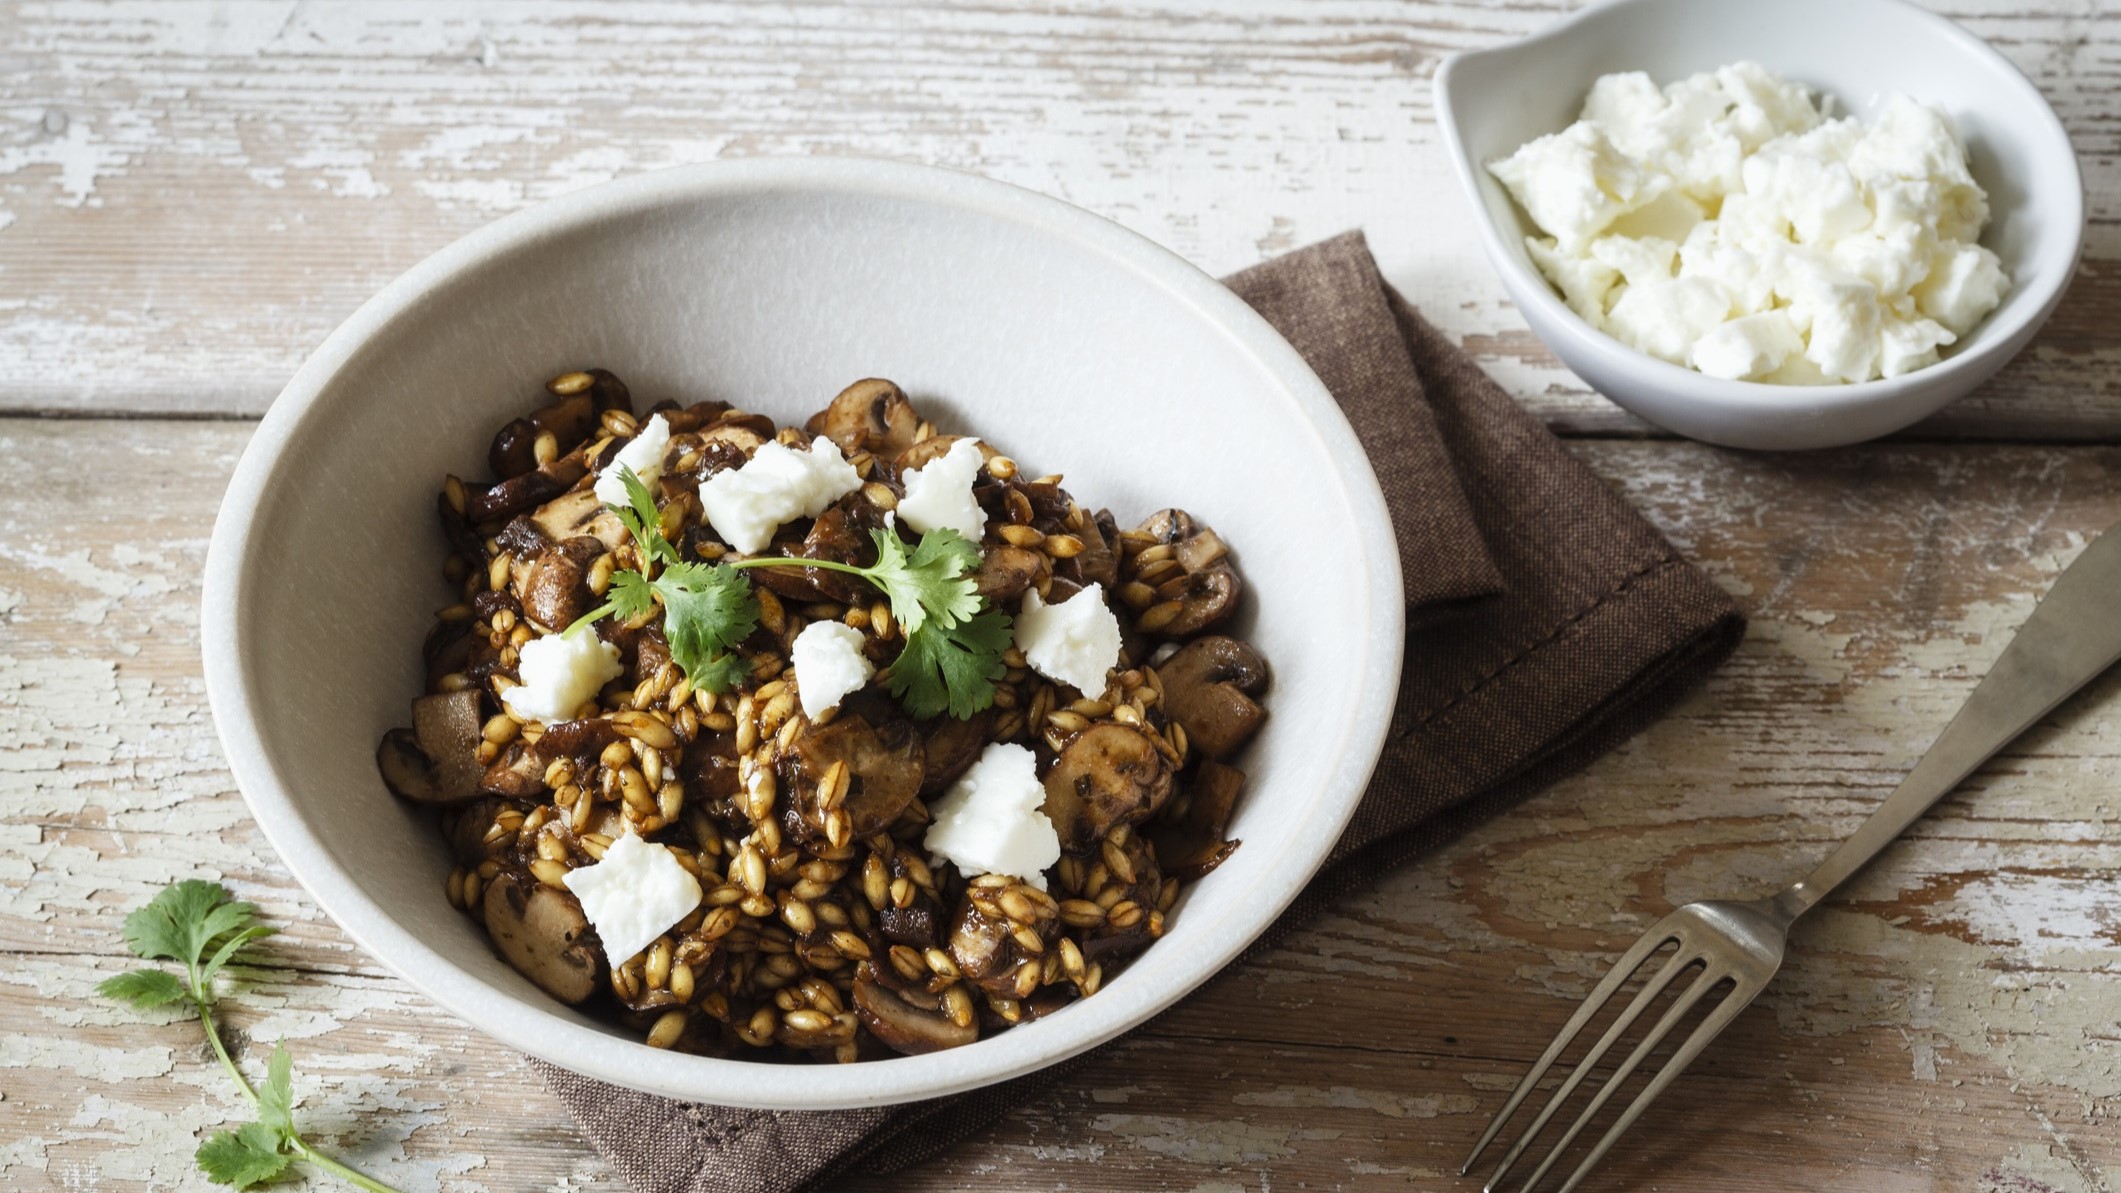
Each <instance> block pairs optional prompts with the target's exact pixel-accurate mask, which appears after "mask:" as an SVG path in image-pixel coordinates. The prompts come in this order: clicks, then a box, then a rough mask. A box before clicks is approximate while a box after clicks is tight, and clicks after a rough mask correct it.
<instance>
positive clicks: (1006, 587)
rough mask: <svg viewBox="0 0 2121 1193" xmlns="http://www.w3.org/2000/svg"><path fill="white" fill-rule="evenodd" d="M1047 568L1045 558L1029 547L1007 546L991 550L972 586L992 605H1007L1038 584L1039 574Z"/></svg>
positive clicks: (973, 579) (982, 559)
mask: <svg viewBox="0 0 2121 1193" xmlns="http://www.w3.org/2000/svg"><path fill="white" fill-rule="evenodd" d="M1046 566H1047V561H1046V556H1044V555H1043V554H1040V553H1039V552H1037V551H1033V550H1031V549H1029V548H1027V547H1012V546H1008V545H1006V544H1004V545H1001V546H993V547H988V548H987V549H986V554H985V555H984V556H983V557H982V558H981V559H980V565H979V571H977V572H975V573H973V576H972V582H973V584H974V585H975V586H976V587H977V588H978V590H979V594H980V595H981V596H983V597H986V598H987V600H988V601H989V602H990V603H992V604H996V605H1000V604H1006V603H1008V602H1010V601H1013V600H1015V599H1016V598H1018V597H1020V596H1022V595H1024V590H1025V589H1027V588H1029V587H1031V586H1032V585H1033V584H1036V583H1038V578H1039V574H1040V572H1041V571H1043V570H1044V569H1045V568H1046Z"/></svg>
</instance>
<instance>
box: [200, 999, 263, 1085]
mask: <svg viewBox="0 0 2121 1193" xmlns="http://www.w3.org/2000/svg"><path fill="white" fill-rule="evenodd" d="M191 1005H192V1007H193V1009H195V1010H197V1011H198V1012H199V1026H201V1027H203V1028H205V1029H206V1042H207V1043H209V1044H211V1045H213V1046H214V1055H215V1056H218V1057H220V1058H221V1067H222V1068H224V1069H227V1070H228V1075H229V1076H230V1077H233V1078H235V1079H236V1088H238V1089H240V1090H242V1091H243V1096H244V1097H245V1098H248V1099H249V1100H250V1104H251V1106H252V1107H256V1106H257V1104H258V1091H257V1090H256V1089H255V1088H253V1087H252V1086H251V1084H250V1078H248V1077H245V1076H244V1075H243V1070H241V1069H239V1068H237V1067H236V1062H235V1060H234V1059H233V1058H231V1057H230V1056H229V1055H228V1047H227V1046H226V1045H224V1044H223V1043H221V1032H220V1030H219V1029H218V1028H216V1027H215V1026H214V1013H213V1010H212V1007H211V1005H210V1004H209V1003H208V1002H207V1000H206V998H205V997H204V996H203V995H201V994H199V993H198V992H197V991H196V990H194V991H193V993H192V1000H191Z"/></svg>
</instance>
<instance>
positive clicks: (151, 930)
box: [125, 878, 258, 968]
mask: <svg viewBox="0 0 2121 1193" xmlns="http://www.w3.org/2000/svg"><path fill="white" fill-rule="evenodd" d="M257 914H258V909H257V908H256V907H253V906H252V905H250V904H248V903H239V902H236V901H235V900H233V899H231V898H230V897H229V893H228V888H227V887H224V886H222V885H221V884H220V883H218V882H207V881H205V880H204V879H199V878H192V879H187V880H185V881H183V882H180V883H177V884H175V885H173V886H170V887H168V888H166V889H164V890H163V892H162V893H161V894H159V895H156V896H155V897H154V900H153V901H152V902H150V903H149V904H148V905H147V906H145V907H142V908H140V909H138V910H137V911H134V912H133V913H132V914H131V915H128V916H126V917H125V943H126V944H127V945H129V946H131V948H132V950H133V952H135V953H137V954H139V955H140V956H142V957H145V958H147V959H148V960H150V961H175V962H177V963H179V964H181V965H183V966H185V967H186V968H190V967H193V966H196V965H197V964H198V963H199V957H200V955H201V954H203V953H204V952H206V950H207V947H208V946H210V945H212V944H213V942H214V941H215V940H216V939H217V938H219V937H221V936H223V935H225V934H228V933H231V932H241V931H242V930H244V929H246V928H248V927H250V923H251V921H252V920H253V919H254V918H256V916H257Z"/></svg>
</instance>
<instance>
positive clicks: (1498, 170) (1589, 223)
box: [1488, 120, 1665, 253]
mask: <svg viewBox="0 0 2121 1193" xmlns="http://www.w3.org/2000/svg"><path fill="white" fill-rule="evenodd" d="M1488 172H1489V173H1491V174H1493V175H1495V177H1496V178H1498V179H1501V180H1502V184H1503V186H1505V187H1506V188H1508V189H1509V192H1510V194H1511V195H1513V196H1515V197H1516V199H1517V202H1518V204H1519V205H1520V206H1522V207H1523V208H1524V210H1525V214H1527V215H1529V216H1531V217H1532V222H1533V223H1535V224H1537V225H1539V227H1540V228H1541V229H1542V230H1543V231H1545V232H1546V233H1547V235H1549V236H1552V237H1553V238H1554V239H1555V240H1557V241H1559V242H1560V243H1561V248H1562V250H1563V251H1564V252H1569V253H1575V252H1578V251H1580V250H1581V249H1582V248H1583V247H1584V246H1585V245H1587V244H1589V243H1590V241H1591V238H1592V237H1594V236H1596V235H1598V234H1599V233H1600V232H1603V231H1605V229H1606V225H1608V224H1611V223H1612V222H1613V221H1614V220H1615V219H1618V218H1619V217H1620V216H1622V215H1625V214H1627V213H1628V212H1630V211H1633V210H1635V209H1636V208H1638V207H1641V206H1642V205H1643V204H1645V203H1648V202H1649V201H1650V200H1652V199H1654V198H1656V197H1657V196H1658V195H1659V194H1661V193H1662V192H1663V190H1664V187H1665V184H1662V183H1659V182H1658V181H1656V180H1655V179H1653V178H1652V177H1651V175H1650V174H1649V173H1648V172H1647V171H1645V170H1643V169H1642V167H1640V166H1639V165H1637V164H1636V163H1635V162H1634V161H1633V160H1631V159H1630V158H1629V157H1628V156H1627V155H1626V154H1623V153H1621V152H1620V151H1619V150H1617V149H1615V148H1614V147H1613V143H1612V142H1611V141H1609V140H1607V139H1606V136H1605V134H1604V133H1602V132H1600V131H1599V130H1598V126H1596V125H1594V124H1591V123H1589V122H1587V121H1581V120H1579V121H1577V122H1576V123H1575V124H1572V125H1570V126H1569V127H1568V128H1566V129H1563V130H1562V131H1561V132H1558V133H1550V134H1548V135H1547V136H1544V137H1541V138H1539V139H1538V140H1536V141H1533V142H1531V143H1530V144H1528V145H1526V146H1524V147H1523V148H1521V149H1519V150H1518V151H1517V152H1516V153H1513V154H1511V155H1510V156H1509V157H1507V158H1504V159H1503V160H1502V161H1499V162H1495V163H1493V164H1491V165H1489V167H1488Z"/></svg>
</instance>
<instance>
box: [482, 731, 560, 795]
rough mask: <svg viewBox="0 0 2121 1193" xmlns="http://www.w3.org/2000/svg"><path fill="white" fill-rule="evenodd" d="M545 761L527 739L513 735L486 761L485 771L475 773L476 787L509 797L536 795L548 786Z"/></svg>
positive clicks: (540, 793)
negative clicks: (499, 750)
mask: <svg viewBox="0 0 2121 1193" xmlns="http://www.w3.org/2000/svg"><path fill="white" fill-rule="evenodd" d="M546 765H547V764H546V763H545V762H544V761H543V760H541V759H540V758H539V757H538V752H537V751H536V750H535V749H532V748H531V746H530V745H529V743H527V742H525V741H523V740H522V739H521V738H517V739H516V740H515V741H512V742H509V743H508V748H506V749H504V750H502V751H501V753H500V756H499V757H497V758H495V759H494V760H493V761H492V762H491V763H490V764H488V765H487V767H486V772H485V773H484V774H482V775H480V776H479V790H480V791H483V792H486V793H488V794H491V795H505V796H507V797H508V798H509V799H536V798H537V797H539V796H541V795H543V794H545V792H546V791H547V790H548V789H547V788H546V786H545V767H546Z"/></svg>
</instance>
